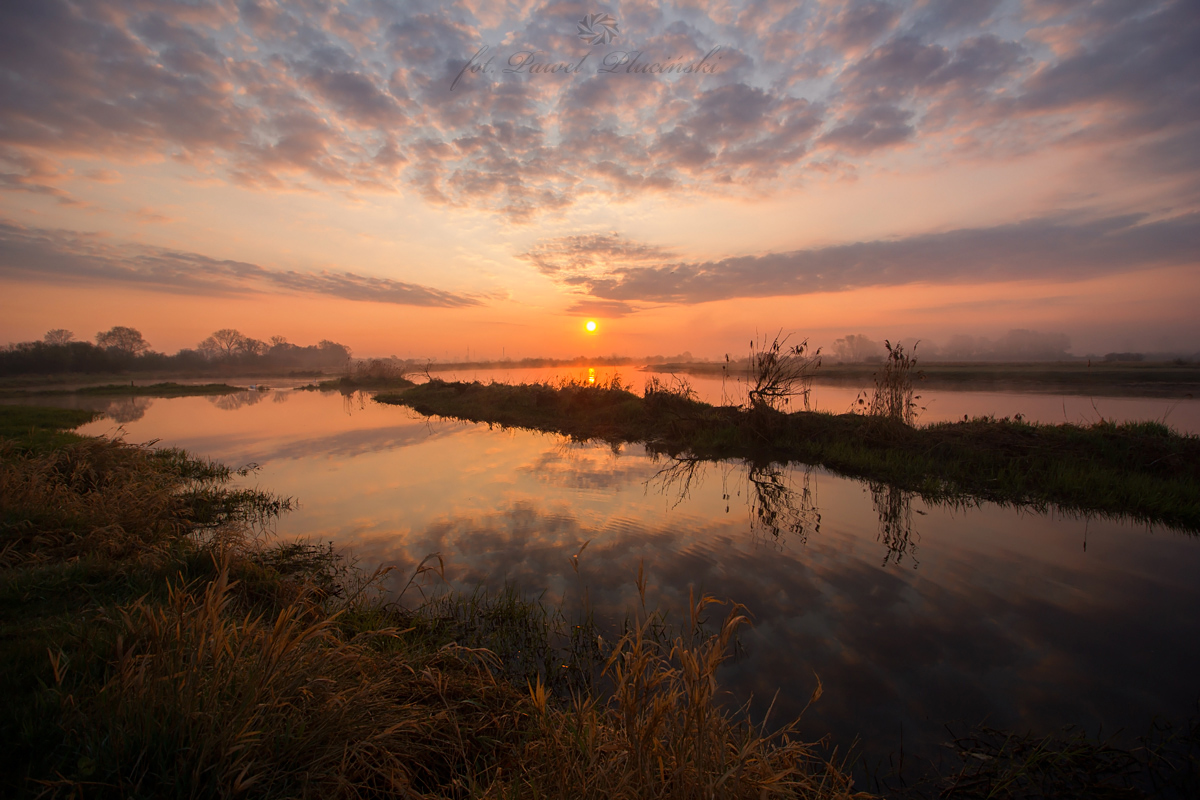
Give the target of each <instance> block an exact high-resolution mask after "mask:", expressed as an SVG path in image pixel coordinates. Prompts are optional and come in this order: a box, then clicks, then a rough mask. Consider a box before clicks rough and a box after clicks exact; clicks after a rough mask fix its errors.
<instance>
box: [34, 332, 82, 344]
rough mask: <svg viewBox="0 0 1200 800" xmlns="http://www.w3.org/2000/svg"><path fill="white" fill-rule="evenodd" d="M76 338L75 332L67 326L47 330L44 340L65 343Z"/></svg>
mask: <svg viewBox="0 0 1200 800" xmlns="http://www.w3.org/2000/svg"><path fill="white" fill-rule="evenodd" d="M74 338H75V334H73V333H71V332H70V331H69V330H67V329H66V328H55V329H54V330H52V331H46V335H45V336H43V337H42V341H43V342H45V343H46V344H54V345H63V344H67V343H68V342H70V341H71V340H72V339H74Z"/></svg>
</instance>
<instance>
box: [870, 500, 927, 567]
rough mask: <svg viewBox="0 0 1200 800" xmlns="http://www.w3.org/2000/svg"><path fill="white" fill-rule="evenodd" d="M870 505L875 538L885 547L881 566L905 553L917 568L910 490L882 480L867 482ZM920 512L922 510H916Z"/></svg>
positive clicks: (896, 561)
mask: <svg viewBox="0 0 1200 800" xmlns="http://www.w3.org/2000/svg"><path fill="white" fill-rule="evenodd" d="M869 489H870V492H871V504H872V505H874V506H875V513H876V514H878V515H879V541H880V542H882V543H883V545H884V547H886V548H887V553H886V554H884V556H883V565H882V566H885V567H886V566H887V565H888V564H889V563H890V564H899V563H901V562H902V561H904V558H905V556H907V557H908V559H909V560H910V561H911V562H912V567H913V569H916V568H917V564H918V562H917V542H916V539H917V538H918V537H917V536H916V534H915V533H914V532H913V525H912V517H913V509H912V500H913V492H906V491H904V490H903V489H898V488H896V487H895V486H889V485H888V484H886V483H871V484H869ZM917 513H918V514H921V515H924V513H925V512H924V511H918V512H917Z"/></svg>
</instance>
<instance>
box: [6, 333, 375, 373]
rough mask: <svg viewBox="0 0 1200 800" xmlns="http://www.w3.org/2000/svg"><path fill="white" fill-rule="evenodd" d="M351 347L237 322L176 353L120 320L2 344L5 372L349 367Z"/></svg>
mask: <svg viewBox="0 0 1200 800" xmlns="http://www.w3.org/2000/svg"><path fill="white" fill-rule="evenodd" d="M350 356H351V354H350V348H349V347H347V346H346V345H344V344H338V343H337V342H332V341H330V340H328V339H323V340H321V341H320V342H319V343H317V344H315V345H296V344H292V343H291V342H289V341H288V340H287V339H286V338H284V337H283V336H272V337H271V339H270V340H269V341H266V342H263V341H260V340H258V339H254V338H251V337H249V336H245V335H244V334H242V333H240V332H239V331H237V330H235V329H233V328H222V329H221V330H219V331H214V332H213V333H212V335H211V336H208V337H207V338H205V339H204V340H203V341H201V342H199V343H198V344H197V345H196V346H195V347H194V348H183V349H182V350H180V351H179V352H177V353H175V354H174V355H168V354H166V353H160V352H158V351H156V350H154V349H153V347H152V346H151V345H150V343H149V342H148V341H146V339H145V337H144V336H143V335H142V333H141V331H139V330H138V329H136V328H130V327H127V326H123V325H117V326H115V327H113V328H110V329H109V330H107V331H100V332H99V333H97V334H96V337H95V343H92V342H88V341H76V339H75V334H74V333H72V332H71V331H69V330H67V329H66V328H55V329H54V330H51V331H47V333H46V335H45V336H43V337H42V338H41V339H40V340H38V341H33V342H18V343H14V344H9V345H7V346H5V347H3V348H0V375H23V374H51V373H60V372H96V373H102V372H150V371H159V370H179V371H185V372H186V371H195V372H204V371H209V370H212V369H213V368H217V367H219V368H221V369H229V368H231V367H232V368H237V369H239V370H281V369H286V370H314V371H315V370H327V369H343V368H345V367H346V365H347V364H348V363H349V361H350Z"/></svg>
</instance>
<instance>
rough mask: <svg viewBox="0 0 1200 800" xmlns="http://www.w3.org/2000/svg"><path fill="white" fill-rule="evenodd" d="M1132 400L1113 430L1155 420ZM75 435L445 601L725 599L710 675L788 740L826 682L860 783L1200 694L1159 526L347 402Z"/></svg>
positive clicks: (1185, 592)
mask: <svg viewBox="0 0 1200 800" xmlns="http://www.w3.org/2000/svg"><path fill="white" fill-rule="evenodd" d="M460 377H464V378H470V377H473V376H471V375H463V376H460ZM491 377H495V376H491ZM605 377H606V376H605V375H604V374H603V373H601V375H600V379H605ZM583 378H584V379H586V373H585V374H584V376H583ZM703 388H704V391H705V392H707V393H708V394H707V396H708V397H709V398H711V393H712V391H713V390H714V387H712V386H704V387H703ZM827 388H829V389H832V388H834V387H818V390H819V391H820V392H821V394H818V395H817V397H818V399H820V400H824V399H825V398H828V397H833V396H834V395H835V394H836V393H834V392H832V391H831V392H828V393H827V392H826V389H827ZM717 390H718V391H719V387H717ZM961 394H971V395H973V396H972V397H969V398H964V397H958V396H955V395H956V393H949V392H947V393H943V395H945V396H946V397H942V396H939V397H938V398H937V399H938V400H939V401H943V402H942V403H941V407H943V408H947V409H952V410H950V411H947V413H946V417H947V418H955V417H959V418H961V413H960V412H962V413H968V414H977V413H994V414H997V415H1007V414H1013V413H1018V412H1019V413H1024V414H1025V415H1026V416H1027V417H1031V418H1038V412H1036V411H1035V409H1037V408H1040V406H1037V405H1036V404H1033V403H1031V402H1030V400H1029V399H1028V398H1029V397H1030V396H1026V395H1011V394H1003V393H990V394H987V395H983V394H981V393H961ZM715 399H718V400H719V396H718V397H717V398H715ZM1053 401H1054V402H1057V403H1059V404H1060V410H1059V412H1058V413H1059V414H1060V415H1061V414H1062V411H1061V403H1062V402H1063V399H1062V398H1053ZM1122 401H1128V402H1127V405H1126V406H1125V407H1126V408H1131V409H1132V408H1134V406H1133V405H1130V404H1132V403H1135V402H1136V401H1134V400H1129V399H1127V398H1122ZM837 402H841V400H840V399H839V400H838V401H837ZM987 402H991V403H993V405H992V406H990V407H989V406H986V405H983V406H981V404H986V403H987ZM1105 402H1106V403H1107V404H1108V406H1107V409H1103V408H1102V411H1103V413H1105V414H1108V415H1113V416H1118V417H1119V414H1118V413H1117V412H1116V411H1115V409H1118V408H1121V407H1122V406H1121V404H1119V403H1117V402H1116V401H1115V400H1107V401H1105ZM1141 402H1142V403H1143V405H1142V406H1141V407H1140V408H1141V410H1140V412H1131V413H1130V415H1129V416H1137V414H1138V413H1140V414H1141V416H1143V417H1145V416H1149V417H1151V418H1158V417H1161V415H1162V413H1163V412H1162V411H1161V409H1160V408H1159V407H1160V406H1170V405H1171V404H1170V402H1168V401H1161V400H1146V401H1141ZM1089 408H1090V406H1089ZM1181 408H1183V413H1180V409H1181ZM963 409H968V410H967V411H963ZM1052 412H1053V409H1052V408H1048V409H1047V411H1046V414H1048V415H1052ZM1070 413H1071V412H1068V416H1070ZM1173 413H1174V414H1176V415H1177V416H1176V417H1174V419H1175V420H1176V421H1178V420H1179V419H1184V420H1193V419H1194V417H1193V416H1189V415H1195V414H1196V410H1195V408H1194V407H1192V406H1189V405H1187V404H1186V403H1180V404H1176V405H1175V406H1174V411H1173ZM1052 421H1053V420H1052ZM1177 426H1178V424H1177ZM1181 427H1184V428H1186V429H1188V430H1196V427H1197V426H1196V425H1195V424H1194V423H1193V422H1187V423H1186V424H1184V425H1182V426H1181ZM81 432H82V433H85V434H105V435H121V436H124V437H125V439H126V440H128V441H132V442H144V441H149V440H158V441H159V442H160V443H161V444H164V445H175V446H180V447H184V448H187V449H188V450H191V451H193V452H195V453H197V454H202V455H205V456H209V457H212V458H214V459H217V460H220V461H223V462H225V463H227V464H229V465H231V466H240V465H244V464H248V463H252V462H253V463H257V464H258V465H260V470H259V471H258V472H257V473H256V474H255V476H254V477H253V478H251V479H250V482H251V483H252V484H257V485H259V486H261V487H262V488H264V489H268V490H270V491H273V492H276V493H278V494H283V495H290V496H293V497H296V498H298V500H299V502H300V506H299V509H298V510H296V511H295V512H293V513H291V514H289V515H287V516H286V517H284V518H283V519H282V520H281V521H280V522H279V524H278V533H279V535H280V536H283V537H286V538H295V537H301V538H308V539H312V540H320V541H332V542H334V543H335V545H337V546H338V547H339V548H343V549H345V550H347V551H349V552H350V553H352V554H353V556H354V558H356V559H357V561H358V563H359V564H360V565H361V566H362V567H364V568H366V569H372V568H374V567H375V566H377V565H385V564H386V565H395V566H397V567H398V569H397V571H396V572H395V573H394V575H396V576H397V580H398V581H399V582H400V583H402V582H403V581H404V580H406V579H407V576H408V574H410V573H411V571H412V569H413V568H414V566H415V565H416V564H417V562H419V561H420V560H421V559H422V558H423V557H424V556H426V555H428V554H431V553H439V554H441V556H442V557H443V559H444V561H445V564H446V578H447V579H448V581H449V582H450V584H451V585H452V586H454V587H457V588H465V589H470V588H473V587H475V586H476V585H478V584H480V583H484V584H487V585H489V586H492V587H499V586H501V585H503V583H504V582H505V581H511V582H514V583H516V584H518V585H519V586H521V587H522V588H524V589H525V590H527V591H529V592H532V593H534V594H537V593H541V592H545V597H546V598H547V599H548V600H550V601H551V602H556V601H557V600H558V599H560V598H564V599H565V600H566V601H567V602H571V601H572V600H573V599H577V598H578V597H579V596H580V595H581V594H582V593H583V591H584V590H586V592H587V595H588V596H589V598H590V602H591V604H592V607H593V608H594V609H595V611H596V614H597V616H598V617H599V618H600V619H601V620H602V622H608V623H612V624H615V623H616V622H617V621H619V620H621V619H623V618H624V616H625V615H626V614H627V613H629V612H631V611H632V610H633V609H635V608H636V606H637V603H638V594H637V589H636V587H635V583H634V581H635V577H636V575H637V572H638V567H639V564H642V565H644V567H645V569H646V571H647V573H648V575H649V588H648V592H647V600H648V602H649V605H650V606H651V607H654V608H659V609H664V610H666V611H667V612H668V613H669V614H670V615H672V616H673V618H674V619H677V620H678V619H683V615H684V613H685V612H684V609H685V608H686V605H687V599H688V595H689V590H691V591H695V592H710V593H712V594H714V595H717V596H719V597H723V598H731V599H733V600H736V601H738V602H740V603H743V604H744V605H746V606H747V607H748V608H749V609H750V611H751V613H752V614H753V619H754V623H753V626H752V627H751V628H749V629H748V630H746V631H745V632H744V633H743V635H742V637H741V648H740V652H739V655H738V657H737V658H736V659H735V660H734V661H733V662H731V663H730V664H729V665H728V667H727V668H726V669H725V671H724V674H723V679H724V681H725V684H726V686H727V688H728V689H729V690H730V692H731V699H732V700H735V701H737V702H743V701H745V700H748V699H749V700H751V701H752V708H753V709H754V710H755V712H756V713H758V714H761V713H762V712H763V711H765V709H766V707H767V705H768V704H769V703H770V701H771V698H772V697H773V696H774V695H775V693H776V691H777V690H778V691H779V698H778V700H777V702H776V703H775V707H774V710H773V712H772V718H773V719H774V720H776V721H780V722H782V721H784V720H785V719H787V718H789V717H791V716H794V715H795V714H797V713H799V711H800V710H801V709H802V708H803V707H804V704H805V703H806V702H807V700H808V698H809V696H810V695H811V693H812V691H813V689H814V688H815V686H816V683H817V680H818V677H817V676H819V679H820V681H821V683H822V684H823V686H824V695H823V697H822V698H821V699H820V700H819V701H818V702H817V703H815V704H814V705H813V706H812V707H811V708H809V709H808V711H807V712H806V713H805V715H804V717H803V720H802V722H801V731H802V732H803V733H804V734H805V735H806V736H809V737H811V738H814V739H815V738H818V737H820V736H823V735H825V734H831V735H832V741H833V742H835V743H837V744H838V745H839V747H840V748H841V749H842V750H843V751H844V750H845V749H846V747H847V746H848V745H849V744H850V743H852V742H854V741H857V742H858V745H857V748H856V752H858V753H860V754H861V757H862V760H863V763H867V764H872V763H876V764H877V763H879V762H880V761H885V760H886V759H887V758H888V755H889V754H892V755H894V754H895V752H896V751H897V749H898V747H899V746H900V744H901V741H902V742H903V747H904V749H905V751H906V752H907V753H908V758H910V759H913V758H922V757H929V758H934V757H936V756H937V755H938V754H940V753H944V752H946V751H945V749H944V748H941V743H942V742H943V741H945V740H946V739H947V738H949V737H948V733H947V730H946V726H947V725H949V726H950V727H951V729H953V730H955V731H965V730H966V729H968V728H970V727H971V726H972V725H976V724H980V723H986V724H988V725H991V726H995V727H1001V728H1012V729H1016V730H1022V731H1023V730H1027V729H1033V730H1041V731H1047V732H1049V731H1052V730H1054V729H1056V728H1059V727H1060V726H1063V725H1066V724H1072V723H1073V724H1078V725H1082V726H1083V727H1084V728H1085V729H1087V730H1089V731H1091V732H1093V733H1094V732H1097V731H1100V730H1103V731H1105V732H1114V731H1116V730H1117V729H1124V730H1126V731H1129V732H1131V733H1139V732H1143V731H1145V730H1146V729H1147V728H1148V727H1149V725H1150V723H1151V721H1152V720H1153V719H1154V718H1156V717H1158V718H1162V719H1169V720H1178V719H1180V718H1182V717H1185V716H1187V715H1188V714H1189V713H1191V712H1192V711H1193V710H1194V709H1195V703H1196V701H1197V699H1198V698H1200V677H1198V676H1200V669H1197V664H1198V663H1200V615H1197V614H1195V613H1193V610H1194V609H1195V608H1197V607H1198V606H1200V581H1197V580H1196V576H1197V575H1200V539H1198V538H1197V537H1195V536H1193V535H1189V534H1185V533H1180V532H1177V531H1172V530H1170V529H1165V528H1158V527H1153V528H1152V527H1147V526H1145V525H1141V524H1133V523H1130V522H1124V521H1120V520H1111V519H1097V518H1092V519H1081V518H1076V517H1073V516H1070V515H1064V514H1062V513H1055V512H1053V511H1052V512H1050V513H1044V514H1039V513H1033V512H1030V511H1023V510H1019V509H1013V508H1003V507H999V506H996V505H994V504H987V503H985V504H982V505H978V506H972V507H959V508H950V507H943V506H934V505H929V504H926V503H925V502H923V501H921V500H920V499H919V498H915V497H913V496H911V495H909V494H906V493H904V492H900V491H897V490H895V489H891V488H888V487H886V486H871V485H866V484H863V483H861V482H859V481H856V480H851V479H847V478H843V477H840V476H837V475H835V474H832V473H829V472H827V471H824V470H822V469H819V468H805V467H804V466H799V465H797V466H789V467H776V468H769V469H755V468H752V467H750V466H748V465H745V464H742V463H736V462H728V463H707V464H704V463H701V464H687V463H679V462H672V461H670V460H667V459H662V458H654V457H652V456H650V455H648V454H647V453H646V452H645V451H644V450H643V449H642V448H640V447H638V446H626V447H622V448H620V449H618V450H614V449H612V448H610V447H608V446H603V445H580V444H572V443H569V442H566V441H564V440H563V439H562V438H560V437H557V436H552V435H546V434H539V433H532V432H522V431H505V430H500V429H493V428H489V427H488V426H486V425H472V424H463V423H457V422H450V421H430V420H427V419H425V418H423V417H420V416H418V415H416V414H415V413H414V412H412V411H410V410H408V409H406V408H403V407H398V406H385V405H381V404H378V403H375V402H374V401H373V400H372V399H371V397H370V396H368V395H365V394H355V395H352V396H349V397H345V396H342V395H340V394H337V393H332V392H329V393H321V392H301V391H291V390H288V389H275V390H269V391H256V392H244V393H241V394H238V395H232V396H226V397H212V398H209V397H184V398H176V399H156V400H150V399H145V398H134V399H125V400H121V401H118V402H116V403H114V404H112V406H111V408H110V415H109V416H108V417H106V418H105V419H102V420H98V421H96V422H93V423H90V424H89V425H87V426H84V428H82V429H81ZM585 542H587V543H589V544H588V547H587V548H586V550H585V551H584V552H583V554H582V555H581V557H580V559H579V570H578V572H576V571H575V570H574V569H573V567H572V564H571V556H572V555H574V554H576V553H577V552H578V551H579V550H580V547H581V546H582V545H583V544H584V543H585Z"/></svg>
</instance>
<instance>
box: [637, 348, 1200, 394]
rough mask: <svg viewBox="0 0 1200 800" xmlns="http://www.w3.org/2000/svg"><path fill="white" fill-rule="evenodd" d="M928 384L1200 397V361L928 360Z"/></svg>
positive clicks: (835, 374) (840, 367)
mask: <svg viewBox="0 0 1200 800" xmlns="http://www.w3.org/2000/svg"><path fill="white" fill-rule="evenodd" d="M882 366H883V365H882V364H841V363H832V362H831V361H830V360H829V359H828V358H825V359H823V363H822V365H821V369H820V371H819V372H817V373H816V374H815V375H814V376H813V380H814V381H815V382H816V383H823V384H835V385H843V386H859V387H861V386H864V385H870V384H871V383H872V382H873V381H874V379H875V377H876V376H877V375H878V373H879V371H880V369H881V368H882ZM646 369H647V370H648V371H651V372H670V373H679V374H685V373H686V374H693V375H706V376H712V377H722V376H730V377H732V376H735V375H745V374H747V371H748V369H749V364H747V362H745V361H741V360H739V361H733V362H690V363H682V364H654V365H651V366H648V367H646ZM921 370H922V372H923V373H924V379H923V382H922V388H924V389H927V390H932V389H938V390H956V391H972V390H973V391H1019V392H1033V393H1042V392H1045V393H1052V394H1082V395H1097V396H1115V397H1121V396H1134V397H1179V398H1186V397H1195V396H1200V364H1196V363H1188V364H1174V363H1156V362H1146V363H1122V362H1115V363H1109V362H1102V361H1093V362H1090V363H1089V362H1087V361H1079V362H1057V363H1056V362H1046V363H990V364H989V363H950V362H930V361H925V362H924V363H923V364H922V367H921Z"/></svg>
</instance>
